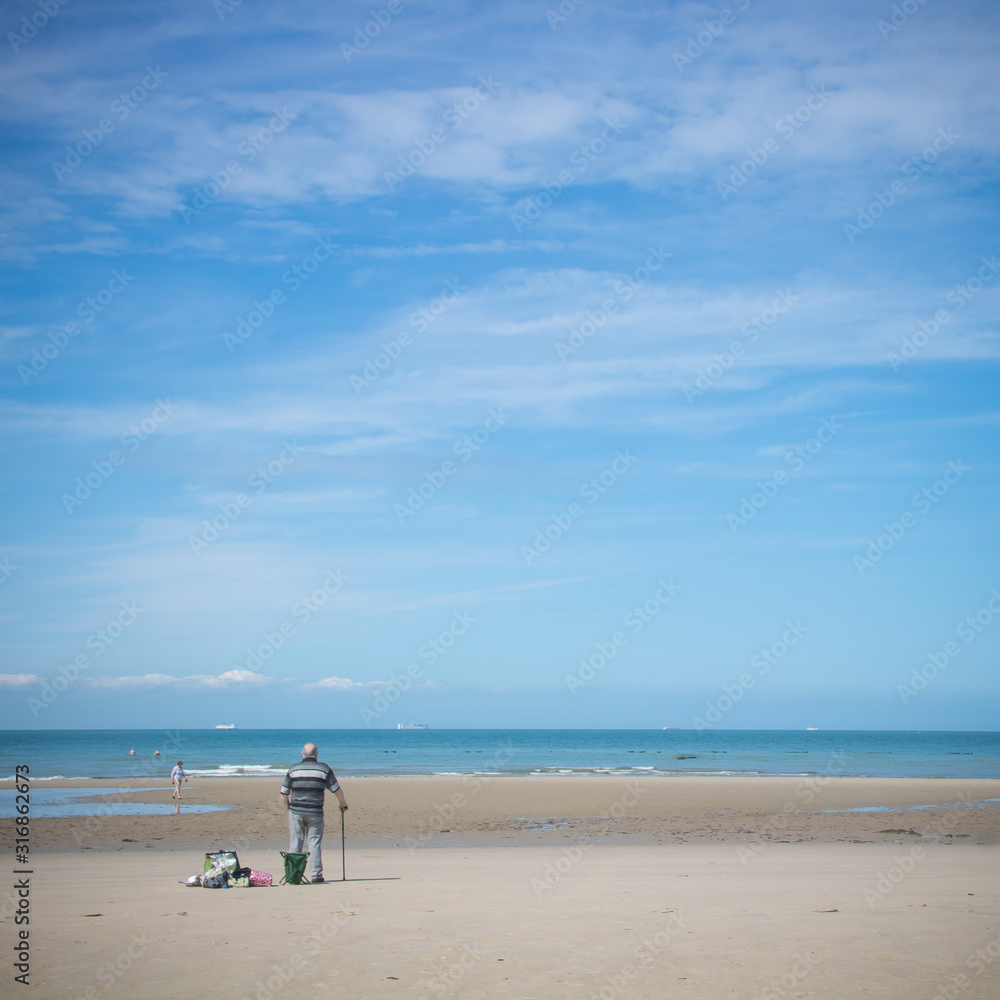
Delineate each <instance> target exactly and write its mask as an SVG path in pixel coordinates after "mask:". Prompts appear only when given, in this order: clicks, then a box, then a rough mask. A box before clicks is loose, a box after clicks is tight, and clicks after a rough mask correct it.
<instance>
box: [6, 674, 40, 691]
mask: <svg viewBox="0 0 1000 1000" xmlns="http://www.w3.org/2000/svg"><path fill="white" fill-rule="evenodd" d="M41 683H42V678H41V677H39V676H38V675H37V674H0V687H10V688H19V687H27V686H28V685H30V684H41Z"/></svg>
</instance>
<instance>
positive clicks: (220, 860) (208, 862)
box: [205, 851, 240, 874]
mask: <svg viewBox="0 0 1000 1000" xmlns="http://www.w3.org/2000/svg"><path fill="white" fill-rule="evenodd" d="M239 867H240V859H239V858H238V857H237V856H236V852H235V851H206V852H205V871H211V870H212V869H213V868H225V869H226V870H227V871H228V872H229V873H230V874H232V873H233V872H234V871H236V869H237V868H239Z"/></svg>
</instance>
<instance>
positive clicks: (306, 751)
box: [302, 743, 319, 757]
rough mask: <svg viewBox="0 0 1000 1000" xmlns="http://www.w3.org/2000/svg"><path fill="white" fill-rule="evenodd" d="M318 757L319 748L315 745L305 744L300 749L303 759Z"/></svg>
mask: <svg viewBox="0 0 1000 1000" xmlns="http://www.w3.org/2000/svg"><path fill="white" fill-rule="evenodd" d="M318 755H319V747H318V746H316V744H315V743H307V744H306V745H305V746H304V747H303V748H302V756H303V757H317V756H318Z"/></svg>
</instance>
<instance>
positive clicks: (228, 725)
mask: <svg viewBox="0 0 1000 1000" xmlns="http://www.w3.org/2000/svg"><path fill="white" fill-rule="evenodd" d="M215 728H216V729H235V728H236V723H235V722H227V723H226V724H225V725H222V726H216V727H215Z"/></svg>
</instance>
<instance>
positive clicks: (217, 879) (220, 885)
mask: <svg viewBox="0 0 1000 1000" xmlns="http://www.w3.org/2000/svg"><path fill="white" fill-rule="evenodd" d="M201 887H202V888H203V889H228V888H229V872H228V871H227V870H226V869H225V868H213V869H212V870H211V871H210V872H205V874H204V875H202V877H201Z"/></svg>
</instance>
